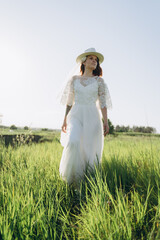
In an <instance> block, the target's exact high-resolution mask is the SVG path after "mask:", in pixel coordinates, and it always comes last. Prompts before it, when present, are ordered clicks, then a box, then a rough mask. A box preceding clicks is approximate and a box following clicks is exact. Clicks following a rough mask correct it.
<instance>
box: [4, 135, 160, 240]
mask: <svg viewBox="0 0 160 240" xmlns="http://www.w3.org/2000/svg"><path fill="white" fill-rule="evenodd" d="M0 150H1V152H0V238H1V239H7V240H10V239H18V240H19V239H111V240H112V239H120V240H122V239H125V240H126V239H135V240H137V239H160V142H159V139H158V138H155V137H128V136H118V137H116V138H114V137H110V136H108V137H106V138H105V142H104V151H103V159H102V160H103V161H102V164H101V165H99V166H97V167H96V169H95V171H92V172H88V173H87V174H86V176H85V178H84V179H83V181H82V182H81V185H80V186H79V188H75V187H74V186H68V185H67V184H66V183H65V182H63V181H62V179H61V178H60V176H59V163H60V159H61V155H62V150H63V148H62V147H61V145H60V143H59V142H58V141H53V142H52V143H40V144H32V145H30V146H28V145H24V146H20V147H17V148H12V147H8V148H5V147H3V146H2V145H1V146H0Z"/></svg>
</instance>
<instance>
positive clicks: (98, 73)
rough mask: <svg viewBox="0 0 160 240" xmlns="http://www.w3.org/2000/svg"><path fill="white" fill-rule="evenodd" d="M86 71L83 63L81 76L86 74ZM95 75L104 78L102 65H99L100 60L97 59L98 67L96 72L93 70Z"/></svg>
mask: <svg viewBox="0 0 160 240" xmlns="http://www.w3.org/2000/svg"><path fill="white" fill-rule="evenodd" d="M88 56H89V55H87V56H86V57H88ZM84 70H85V65H84V64H83V63H82V64H81V66H80V72H81V75H83V74H84ZM93 75H94V76H100V77H101V76H102V68H101V67H100V64H99V58H98V57H97V67H96V69H95V70H93Z"/></svg>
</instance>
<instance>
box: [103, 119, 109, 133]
mask: <svg viewBox="0 0 160 240" xmlns="http://www.w3.org/2000/svg"><path fill="white" fill-rule="evenodd" d="M103 129H104V136H106V135H107V133H109V125H108V121H105V122H104V123H103Z"/></svg>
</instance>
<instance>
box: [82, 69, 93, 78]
mask: <svg viewBox="0 0 160 240" xmlns="http://www.w3.org/2000/svg"><path fill="white" fill-rule="evenodd" d="M83 76H84V77H92V76H93V70H92V69H85V71H84V73H83Z"/></svg>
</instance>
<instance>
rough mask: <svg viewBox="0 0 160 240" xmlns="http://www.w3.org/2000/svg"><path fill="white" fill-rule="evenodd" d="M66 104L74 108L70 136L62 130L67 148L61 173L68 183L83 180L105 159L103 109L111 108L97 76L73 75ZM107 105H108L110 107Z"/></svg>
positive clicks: (68, 125) (103, 85)
mask: <svg viewBox="0 0 160 240" xmlns="http://www.w3.org/2000/svg"><path fill="white" fill-rule="evenodd" d="M68 86H69V91H68V96H67V102H66V104H67V105H69V106H71V105H72V108H71V110H70V111H69V113H68V115H67V133H64V132H62V131H61V139H60V142H61V145H62V146H63V147H64V149H63V153H62V157H61V161H60V167H59V172H60V175H61V177H62V178H63V179H64V180H65V181H67V182H68V183H69V184H70V183H72V182H77V181H78V180H80V179H82V177H83V176H84V173H85V171H86V169H87V168H89V169H91V168H92V169H93V168H94V165H95V164H97V163H100V162H101V160H102V152H103V145H104V134H103V122H102V115H101V112H100V108H103V107H107V108H110V107H111V100H110V95H109V91H108V88H107V85H106V83H105V82H104V79H103V78H101V77H98V76H94V77H87V78H86V77H83V76H74V77H73V78H72V79H71V81H70V85H68ZM107 105H108V106H107Z"/></svg>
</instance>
